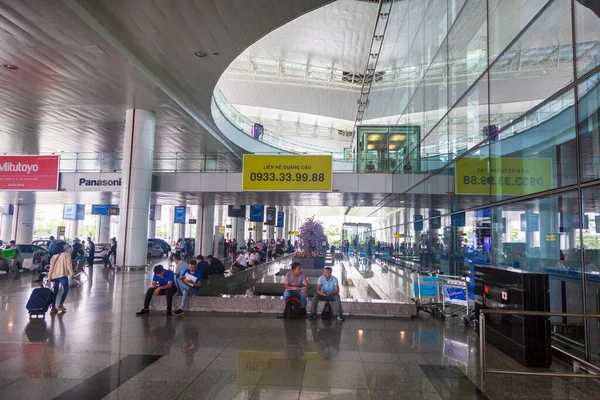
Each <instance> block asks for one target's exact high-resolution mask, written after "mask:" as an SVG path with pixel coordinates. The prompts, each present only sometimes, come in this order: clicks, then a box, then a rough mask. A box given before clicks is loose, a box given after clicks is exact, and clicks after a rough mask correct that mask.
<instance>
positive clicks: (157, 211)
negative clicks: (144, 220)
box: [148, 204, 162, 221]
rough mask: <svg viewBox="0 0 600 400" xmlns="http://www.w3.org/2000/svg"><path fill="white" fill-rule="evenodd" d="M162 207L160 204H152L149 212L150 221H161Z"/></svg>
mask: <svg viewBox="0 0 600 400" xmlns="http://www.w3.org/2000/svg"><path fill="white" fill-rule="evenodd" d="M161 217H162V206H160V205H158V204H150V211H149V212H148V219H149V220H150V221H160V220H161V219H162V218H161Z"/></svg>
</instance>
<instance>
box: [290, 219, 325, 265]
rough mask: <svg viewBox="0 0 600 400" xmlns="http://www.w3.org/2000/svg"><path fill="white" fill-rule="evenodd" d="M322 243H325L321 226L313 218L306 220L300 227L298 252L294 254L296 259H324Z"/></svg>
mask: <svg viewBox="0 0 600 400" xmlns="http://www.w3.org/2000/svg"><path fill="white" fill-rule="evenodd" d="M323 243H327V235H325V232H324V229H323V224H322V223H321V222H320V221H317V220H316V219H315V217H314V216H313V217H310V218H308V219H307V220H306V221H304V223H303V224H302V226H301V227H300V233H299V235H298V244H299V247H300V252H297V253H296V257H324V256H325V248H324V247H323Z"/></svg>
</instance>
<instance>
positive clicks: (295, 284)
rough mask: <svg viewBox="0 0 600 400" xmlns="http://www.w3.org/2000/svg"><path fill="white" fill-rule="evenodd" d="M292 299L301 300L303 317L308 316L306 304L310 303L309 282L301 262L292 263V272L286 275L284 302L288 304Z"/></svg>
mask: <svg viewBox="0 0 600 400" xmlns="http://www.w3.org/2000/svg"><path fill="white" fill-rule="evenodd" d="M290 297H297V298H299V299H300V307H301V308H302V315H306V303H308V280H307V279H306V277H305V276H304V272H302V265H300V263H299V262H294V263H292V270H291V271H290V272H288V273H287V274H285V292H283V302H284V303H285V302H287V300H288V299H289V298H290Z"/></svg>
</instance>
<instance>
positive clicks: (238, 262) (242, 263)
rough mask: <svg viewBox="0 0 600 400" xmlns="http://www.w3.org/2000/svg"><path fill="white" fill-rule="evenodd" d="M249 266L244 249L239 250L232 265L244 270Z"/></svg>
mask: <svg viewBox="0 0 600 400" xmlns="http://www.w3.org/2000/svg"><path fill="white" fill-rule="evenodd" d="M247 266H248V262H247V261H246V256H245V255H244V252H243V251H238V253H237V258H236V259H235V261H234V262H233V265H232V267H236V268H237V269H239V270H240V271H243V270H245V269H246V267H247Z"/></svg>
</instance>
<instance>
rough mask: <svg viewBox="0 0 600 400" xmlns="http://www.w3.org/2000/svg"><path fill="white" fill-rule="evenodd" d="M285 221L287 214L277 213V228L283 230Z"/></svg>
mask: <svg viewBox="0 0 600 400" xmlns="http://www.w3.org/2000/svg"><path fill="white" fill-rule="evenodd" d="M284 219H285V214H284V213H283V212H281V211H279V212H278V213H277V223H276V224H275V227H276V228H283V221H284Z"/></svg>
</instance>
